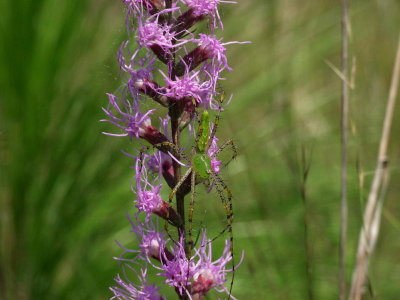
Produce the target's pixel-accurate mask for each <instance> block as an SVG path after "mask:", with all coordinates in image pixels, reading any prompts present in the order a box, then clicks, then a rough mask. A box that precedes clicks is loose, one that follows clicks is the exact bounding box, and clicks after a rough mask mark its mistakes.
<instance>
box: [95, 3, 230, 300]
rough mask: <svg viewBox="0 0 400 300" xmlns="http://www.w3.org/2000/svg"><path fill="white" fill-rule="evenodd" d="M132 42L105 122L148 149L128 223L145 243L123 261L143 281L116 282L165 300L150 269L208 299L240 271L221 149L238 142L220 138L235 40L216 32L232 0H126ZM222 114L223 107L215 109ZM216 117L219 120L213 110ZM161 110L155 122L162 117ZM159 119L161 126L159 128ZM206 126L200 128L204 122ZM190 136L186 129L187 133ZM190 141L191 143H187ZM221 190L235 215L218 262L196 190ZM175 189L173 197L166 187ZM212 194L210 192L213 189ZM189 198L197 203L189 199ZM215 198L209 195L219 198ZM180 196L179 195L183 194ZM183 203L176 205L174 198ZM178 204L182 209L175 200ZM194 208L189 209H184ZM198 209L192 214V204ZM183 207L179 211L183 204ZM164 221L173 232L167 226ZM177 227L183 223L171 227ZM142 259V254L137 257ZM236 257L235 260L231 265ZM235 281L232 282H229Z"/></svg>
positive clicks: (119, 291) (140, 153) (133, 293)
mask: <svg viewBox="0 0 400 300" xmlns="http://www.w3.org/2000/svg"><path fill="white" fill-rule="evenodd" d="M123 2H124V4H125V5H126V8H127V18H126V25H127V29H128V33H129V37H130V39H129V40H128V41H125V42H123V43H122V45H121V47H120V50H119V52H118V61H119V64H120V68H121V71H122V74H123V75H124V76H125V80H126V83H125V84H124V85H123V87H122V88H120V89H119V90H118V91H117V92H116V93H115V94H108V99H109V105H108V107H107V108H104V109H103V110H104V113H105V114H106V117H107V118H106V119H104V120H102V121H104V122H107V123H110V124H112V125H114V126H115V127H116V129H117V130H118V131H117V132H115V130H114V131H113V132H112V133H108V132H107V133H106V132H104V134H106V135H108V136H114V137H129V139H130V140H133V139H135V140H137V141H139V143H140V144H141V147H140V148H139V149H138V150H137V154H135V156H133V155H130V154H128V156H130V157H132V158H134V159H135V166H134V170H135V180H134V186H133V187H132V190H133V192H134V194H135V199H134V201H133V203H134V205H135V207H136V209H137V213H136V214H135V218H134V219H129V220H130V222H131V225H132V232H134V233H135V235H136V238H137V241H138V249H137V250H129V249H127V248H124V247H123V246H122V245H120V246H121V248H123V249H124V255H123V256H122V257H120V258H117V260H119V261H120V262H121V263H122V264H123V266H124V270H125V269H129V270H136V271H133V273H134V274H136V277H137V278H136V280H135V281H134V282H132V281H130V280H129V279H125V277H127V276H126V273H125V272H123V274H124V279H122V278H121V276H119V275H118V276H117V277H116V278H115V281H116V283H117V284H118V285H117V286H114V287H112V288H111V291H112V292H113V294H114V296H113V297H112V299H150V300H153V299H154V300H155V299H157V300H160V299H165V297H164V296H162V295H160V294H159V287H156V286H155V285H154V284H151V283H149V281H150V279H149V276H148V269H149V268H153V269H155V270H157V276H160V277H162V278H164V284H165V285H166V286H170V287H171V288H172V289H173V290H174V291H175V292H176V293H177V295H178V296H179V298H180V299H202V298H203V297H204V296H205V295H206V294H207V293H208V292H209V291H210V290H212V289H213V290H216V291H217V292H225V293H227V294H228V298H233V299H235V298H234V297H233V296H232V295H231V289H232V284H233V275H234V270H235V267H236V266H235V264H234V256H233V233H232V221H233V212H232V195H231V192H230V190H229V188H228V186H227V185H226V184H225V182H224V180H223V179H222V178H221V177H220V173H221V168H223V166H226V165H227V163H225V164H224V165H222V161H221V160H220V159H219V158H218V155H219V154H220V152H221V151H223V150H224V149H225V148H227V147H230V148H231V149H232V151H233V152H234V155H233V157H234V156H235V155H236V150H235V147H234V144H233V142H232V141H231V140H230V141H228V142H225V143H223V144H222V145H221V146H220V147H219V146H218V141H219V140H218V138H217V137H216V136H215V135H216V131H217V127H218V124H219V115H220V112H221V111H222V110H223V109H222V106H223V103H222V100H221V98H222V95H221V90H220V89H217V83H218V81H219V80H220V79H222V77H221V74H222V73H223V72H224V71H231V70H232V69H231V68H230V67H229V65H228V60H227V57H226V48H225V47H226V46H227V45H230V44H235V43H238V42H222V38H218V37H217V35H216V30H217V29H218V28H219V29H222V28H223V25H222V21H221V18H220V14H219V11H218V9H219V5H220V4H222V3H235V2H233V1H225V0H123ZM202 21H208V22H209V27H208V28H209V30H210V33H209V34H206V33H196V31H195V30H194V26H195V25H196V24H197V23H199V22H202ZM213 111H214V112H213ZM210 113H213V114H215V120H214V122H210V121H209V114H210ZM156 115H162V117H161V118H159V119H155V118H154V116H156ZM157 123H159V127H158V126H157ZM197 124H198V125H197ZM184 134H186V135H184ZM183 140H186V141H187V143H186V145H182V144H181V141H183ZM201 183H205V184H206V186H207V185H210V186H211V187H213V186H216V192H217V197H218V198H220V200H221V202H222V203H223V207H224V209H225V211H226V214H227V223H228V224H227V225H226V228H224V229H222V231H221V233H220V235H222V234H223V233H224V232H229V235H230V237H229V240H227V241H226V244H225V248H224V251H223V253H222V256H221V257H220V258H218V259H215V260H213V259H212V255H211V245H212V242H213V240H214V239H215V238H217V237H218V236H219V235H218V236H217V237H215V238H213V239H210V238H207V237H206V231H205V230H203V229H201V228H198V230H202V237H201V241H200V245H199V246H196V245H195V243H194V242H193V240H192V230H193V213H194V209H195V206H194V203H195V201H194V198H195V196H196V194H195V187H196V185H198V184H201ZM168 187H169V188H170V189H171V191H170V196H169V197H165V195H164V193H163V191H165V189H167V188H168ZM210 191H211V189H210ZM188 194H190V198H191V201H190V203H189V201H186V202H185V201H184V200H185V197H186V196H187V195H188ZM211 196H212V194H209V197H211ZM174 198H175V199H174ZM174 202H175V203H174ZM174 204H175V205H174ZM185 204H186V205H185ZM185 206H186V208H188V210H189V216H188V219H187V220H185V210H186V208H185ZM175 207H176V208H175ZM160 221H164V222H165V226H164V229H160V228H161V227H160V226H158V223H159V222H160ZM168 226H172V227H173V228H175V229H176V232H175V233H171V227H170V228H169V229H167V227H168ZM128 255H133V256H134V257H133V258H128V257H127V256H128ZM228 263H231V264H232V267H231V268H227V265H228ZM230 275H231V277H232V279H231V284H230V288H228V287H226V286H225V285H224V284H225V283H226V282H227V280H228V276H230Z"/></svg>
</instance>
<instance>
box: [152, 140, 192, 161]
mask: <svg viewBox="0 0 400 300" xmlns="http://www.w3.org/2000/svg"><path fill="white" fill-rule="evenodd" d="M154 147H155V148H157V149H158V150H160V151H162V152H164V153H166V154H168V152H174V153H175V155H176V156H180V157H182V158H183V159H185V160H186V161H187V162H190V159H189V158H188V157H187V156H186V155H185V153H183V151H182V150H181V149H179V147H178V146H176V145H175V144H174V143H171V142H162V143H158V144H154Z"/></svg>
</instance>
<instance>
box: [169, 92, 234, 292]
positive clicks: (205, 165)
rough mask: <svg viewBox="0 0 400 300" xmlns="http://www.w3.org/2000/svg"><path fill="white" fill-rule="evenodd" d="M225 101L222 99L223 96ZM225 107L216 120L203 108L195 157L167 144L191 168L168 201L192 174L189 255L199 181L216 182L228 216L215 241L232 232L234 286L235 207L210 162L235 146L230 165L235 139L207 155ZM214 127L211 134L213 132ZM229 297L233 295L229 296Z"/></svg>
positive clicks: (193, 149)
mask: <svg viewBox="0 0 400 300" xmlns="http://www.w3.org/2000/svg"><path fill="white" fill-rule="evenodd" d="M221 102H222V99H221ZM221 110H222V108H220V109H219V110H218V112H217V114H216V116H215V120H214V123H213V124H212V123H211V122H210V117H209V113H208V111H204V112H203V113H202V114H201V116H200V118H199V125H198V132H197V135H196V141H195V145H194V146H193V147H192V156H191V159H188V158H187V156H186V155H185V154H184V153H182V151H181V150H180V149H177V147H176V146H175V145H174V144H171V143H168V144H169V145H165V146H168V147H170V148H173V149H174V150H175V152H176V153H177V154H179V156H180V157H181V158H183V159H184V160H186V161H188V162H189V163H190V165H189V168H188V169H187V170H186V172H185V174H184V175H183V176H182V177H181V178H180V180H179V181H178V182H177V184H176V185H175V187H174V188H173V190H172V191H171V193H170V195H169V202H170V203H172V202H173V198H174V196H175V195H176V193H178V192H179V189H180V188H181V187H182V185H183V184H184V183H185V182H186V180H187V179H188V178H189V176H190V193H191V197H190V204H189V217H188V223H189V224H188V225H189V228H188V239H187V241H188V242H187V247H188V249H187V251H188V256H189V257H190V253H191V250H192V248H193V247H194V243H193V237H192V231H193V213H194V204H195V187H196V185H197V184H198V183H201V182H206V181H208V182H209V183H210V184H212V185H214V186H215V188H216V190H217V192H218V194H219V197H220V199H221V202H222V205H223V206H224V209H225V212H226V219H227V226H226V227H225V228H224V229H223V230H222V231H221V232H220V233H219V234H218V235H217V236H216V237H214V238H213V239H212V241H213V240H215V239H216V238H218V237H219V236H221V235H222V234H224V233H225V232H226V231H228V233H229V239H230V252H231V254H232V265H233V272H232V280H231V287H230V290H231V289H232V285H233V279H234V268H235V265H234V260H233V230H232V223H233V210H232V193H231V191H230V190H229V188H228V186H227V185H226V184H225V182H224V180H223V179H222V178H221V177H220V176H219V174H217V173H216V172H215V171H214V170H213V168H212V165H211V159H212V158H215V157H217V156H218V155H219V154H220V153H221V152H222V151H223V150H224V149H225V148H227V147H230V148H231V149H232V152H233V155H232V157H231V159H230V160H229V161H228V162H227V163H225V164H224V166H227V165H228V164H229V163H230V162H231V161H232V160H233V159H234V158H235V157H236V153H237V152H236V147H235V144H234V143H233V141H232V140H228V141H226V142H225V143H223V144H222V145H221V146H220V147H219V148H218V150H217V151H215V153H213V155H212V156H211V157H210V156H209V155H208V150H209V148H210V146H211V145H212V142H213V140H214V138H215V134H216V131H217V128H218V125H219V121H220V112H221ZM210 128H211V133H210ZM229 298H230V297H229Z"/></svg>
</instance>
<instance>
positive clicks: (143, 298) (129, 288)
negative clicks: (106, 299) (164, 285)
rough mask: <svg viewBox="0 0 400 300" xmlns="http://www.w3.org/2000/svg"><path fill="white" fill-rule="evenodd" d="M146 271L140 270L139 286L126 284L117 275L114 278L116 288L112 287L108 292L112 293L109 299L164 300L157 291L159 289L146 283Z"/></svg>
mask: <svg viewBox="0 0 400 300" xmlns="http://www.w3.org/2000/svg"><path fill="white" fill-rule="evenodd" d="M146 276H147V270H144V269H142V270H141V275H139V276H138V277H139V279H140V285H137V284H133V283H127V282H125V281H123V280H122V279H121V277H120V276H119V275H117V277H115V282H116V283H117V284H118V286H113V287H111V288H110V290H111V291H112V292H113V293H114V296H113V297H111V299H120V300H165V298H164V297H163V296H161V295H160V294H159V293H158V291H159V289H160V288H158V287H156V286H155V285H154V284H148V283H147V279H146Z"/></svg>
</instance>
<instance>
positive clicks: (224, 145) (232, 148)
mask: <svg viewBox="0 0 400 300" xmlns="http://www.w3.org/2000/svg"><path fill="white" fill-rule="evenodd" d="M226 147H230V148H231V150H232V152H233V154H232V157H231V158H230V159H229V160H228V161H227V162H226V163H225V164H224V167H226V166H228V165H229V164H230V162H231V161H232V160H234V159H235V158H236V156H237V149H236V145H235V143H234V142H233V140H231V139H230V140H227V141H226V142H225V143H223V144H222V145H221V146H220V147H219V148H218V150H217V151H216V152H215V153H214V155H213V157H217V156H218V154H220V153H221V152H222V151H223V150H224V149H225V148H226Z"/></svg>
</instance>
